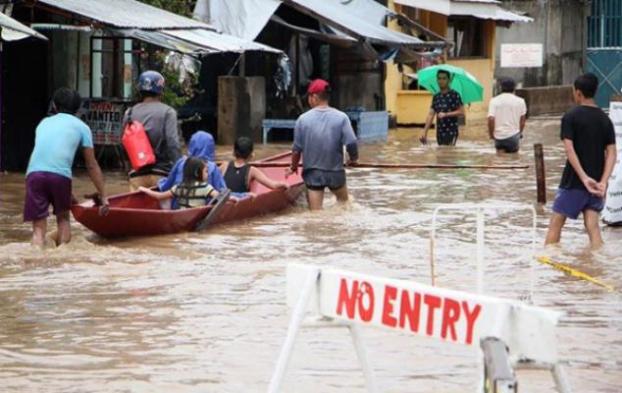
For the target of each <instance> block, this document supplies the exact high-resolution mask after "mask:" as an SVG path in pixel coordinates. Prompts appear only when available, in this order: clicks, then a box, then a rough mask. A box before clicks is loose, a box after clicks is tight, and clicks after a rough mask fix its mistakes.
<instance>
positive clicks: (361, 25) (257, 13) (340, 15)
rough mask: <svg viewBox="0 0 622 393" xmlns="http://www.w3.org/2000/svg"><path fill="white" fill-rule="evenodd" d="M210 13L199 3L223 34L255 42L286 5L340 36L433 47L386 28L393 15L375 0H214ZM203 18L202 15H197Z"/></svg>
mask: <svg viewBox="0 0 622 393" xmlns="http://www.w3.org/2000/svg"><path fill="white" fill-rule="evenodd" d="M208 3H209V10H203V9H202V8H201V7H199V5H200V4H204V3H197V10H201V11H200V13H201V14H202V16H203V17H205V16H207V15H209V23H210V24H212V25H214V26H215V27H217V28H218V29H219V30H221V31H223V32H225V33H227V34H231V35H235V36H238V37H241V38H244V39H248V40H254V39H256V38H257V36H258V35H259V33H260V32H261V30H263V28H264V27H265V26H266V24H267V23H268V21H269V20H270V18H271V17H272V15H273V14H274V13H275V12H276V10H277V9H278V7H279V6H280V5H281V4H283V5H286V6H289V7H291V8H293V9H295V10H297V11H298V12H300V13H303V14H306V15H308V16H310V17H312V18H314V19H316V20H318V21H319V22H320V23H321V24H323V25H326V26H329V27H330V28H332V30H333V31H335V33H336V34H338V35H339V33H342V34H341V35H342V36H345V37H350V38H352V39H355V40H356V41H366V42H367V43H371V44H378V45H385V46H390V47H398V46H412V47H421V46H430V45H436V44H439V43H434V44H432V43H427V42H424V41H422V40H420V39H418V38H417V37H413V36H410V35H407V34H403V33H400V32H397V31H393V30H390V29H388V28H386V27H385V26H384V25H383V23H384V19H385V18H386V16H387V15H391V14H392V12H391V11H390V10H389V9H388V8H386V7H384V6H382V5H380V4H378V3H376V2H375V1H374V0H350V1H348V2H344V1H342V0H211V1H209V2H208ZM197 16H201V15H197Z"/></svg>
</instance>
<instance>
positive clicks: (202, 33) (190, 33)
mask: <svg viewBox="0 0 622 393" xmlns="http://www.w3.org/2000/svg"><path fill="white" fill-rule="evenodd" d="M162 32H163V33H164V34H166V35H169V36H172V37H175V38H178V39H180V40H183V41H186V42H190V43H192V44H196V45H201V46H204V47H209V48H211V49H214V51H215V52H237V53H242V52H246V51H263V52H272V53H282V51H280V50H278V49H275V48H272V47H270V46H268V45H264V44H260V43H257V42H253V41H247V40H243V39H241V38H237V37H234V36H232V35H226V34H219V33H215V32H213V31H208V30H202V29H193V30H162Z"/></svg>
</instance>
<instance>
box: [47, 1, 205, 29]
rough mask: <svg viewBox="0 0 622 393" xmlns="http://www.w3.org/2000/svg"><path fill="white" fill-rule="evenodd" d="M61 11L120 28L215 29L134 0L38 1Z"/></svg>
mask: <svg viewBox="0 0 622 393" xmlns="http://www.w3.org/2000/svg"><path fill="white" fill-rule="evenodd" d="M38 3H41V4H46V5H48V6H52V7H55V8H58V9H61V10H65V11H69V12H71V13H75V14H78V15H81V16H83V17H85V18H88V19H91V20H94V21H98V22H100V23H103V24H106V25H109V26H113V27H116V28H120V29H144V30H149V29H151V30H160V29H190V28H201V29H209V30H215V29H214V28H213V27H212V26H210V25H208V24H206V23H203V22H199V21H196V20H194V19H190V18H186V17H183V16H181V15H177V14H174V13H172V12H168V11H165V10H162V9H160V8H157V7H152V6H150V5H147V4H144V3H141V2H139V1H136V0H38Z"/></svg>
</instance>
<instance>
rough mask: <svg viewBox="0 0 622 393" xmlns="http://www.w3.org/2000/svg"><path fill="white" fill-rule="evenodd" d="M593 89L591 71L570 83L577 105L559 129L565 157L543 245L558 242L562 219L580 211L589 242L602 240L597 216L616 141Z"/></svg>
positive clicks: (595, 242) (613, 161) (595, 244)
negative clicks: (596, 101)
mask: <svg viewBox="0 0 622 393" xmlns="http://www.w3.org/2000/svg"><path fill="white" fill-rule="evenodd" d="M597 88H598V78H596V76H595V75H594V74H591V73H588V74H585V75H581V76H580V77H578V78H577V79H576V80H575V82H574V89H573V95H574V100H575V102H576V103H577V106H576V107H574V108H572V109H570V110H569V111H568V112H566V114H565V115H564V117H563V118H562V129H561V139H562V141H563V142H564V148H565V150H566V156H567V157H568V160H567V161H566V167H565V168H564V173H563V175H562V180H561V183H560V185H559V190H558V192H557V197H556V198H555V202H554V204H553V217H551V222H550V224H549V231H548V233H547V235H546V240H545V244H551V243H558V242H559V239H560V236H561V231H562V228H563V227H564V224H565V222H566V218H571V219H577V218H578V217H579V214H580V213H583V221H584V223H585V228H586V230H587V233H588V236H589V238H590V244H591V245H592V246H593V247H598V246H600V245H601V244H602V242H603V241H602V238H601V236H600V227H599V225H598V224H599V223H598V219H599V213H600V211H601V210H602V209H603V206H604V198H605V193H606V191H607V182H608V181H609V176H610V175H611V172H612V171H613V166H614V164H615V161H616V145H615V143H616V142H615V132H614V128H613V124H612V123H611V120H610V119H609V117H607V115H606V114H605V113H604V112H603V111H602V110H601V109H600V108H599V107H598V106H597V105H596V103H595V102H594V95H595V94H596V89H597Z"/></svg>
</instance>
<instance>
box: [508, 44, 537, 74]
mask: <svg viewBox="0 0 622 393" xmlns="http://www.w3.org/2000/svg"><path fill="white" fill-rule="evenodd" d="M542 64H543V52H542V44H501V68H514V67H515V68H522V67H542Z"/></svg>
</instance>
